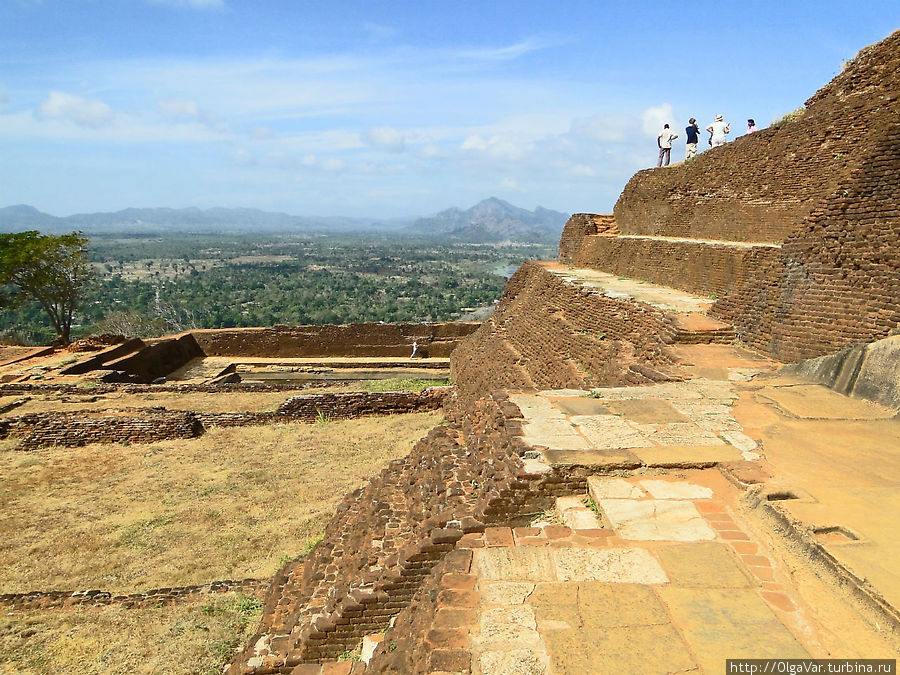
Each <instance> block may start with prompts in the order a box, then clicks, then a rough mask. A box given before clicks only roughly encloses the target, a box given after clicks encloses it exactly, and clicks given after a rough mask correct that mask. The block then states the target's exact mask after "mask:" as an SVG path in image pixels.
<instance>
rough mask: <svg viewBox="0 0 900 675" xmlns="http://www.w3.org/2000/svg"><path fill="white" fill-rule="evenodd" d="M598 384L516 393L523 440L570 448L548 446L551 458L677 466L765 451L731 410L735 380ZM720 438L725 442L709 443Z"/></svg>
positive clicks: (555, 461) (750, 456)
mask: <svg viewBox="0 0 900 675" xmlns="http://www.w3.org/2000/svg"><path fill="white" fill-rule="evenodd" d="M592 391H593V393H592V394H591V395H590V396H587V395H585V394H584V393H583V392H581V393H578V392H571V391H569V390H553V391H545V392H538V393H534V394H513V395H511V396H510V400H511V401H513V402H514V403H515V404H516V405H518V406H519V409H520V410H521V411H522V414H523V416H524V423H523V431H522V438H523V440H525V441H526V442H527V443H530V444H531V445H532V446H535V447H540V448H549V449H550V450H553V451H559V450H562V451H567V454H564V455H561V454H560V453H558V452H554V453H552V454H547V452H546V451H545V452H544V454H543V459H544V461H546V462H547V463H548V464H550V465H554V466H555V465H569V466H572V465H582V466H596V467H598V468H603V467H605V468H610V469H612V468H625V467H629V466H632V465H633V464H634V463H638V464H644V465H647V466H658V467H676V466H702V465H709V464H714V463H719V462H734V461H740V460H744V461H756V460H758V459H760V457H761V456H760V453H759V452H757V451H756V450H757V444H756V442H755V441H754V439H752V438H751V437H749V436H748V435H747V434H745V433H744V432H743V429H742V427H741V425H740V423H739V422H738V421H737V420H736V419H735V417H734V415H733V405H734V402H735V400H736V399H737V393H735V390H734V385H733V384H732V383H730V382H714V381H710V380H704V379H699V378H698V379H696V380H691V381H688V382H669V383H664V384H659V385H651V386H646V387H611V388H606V389H595V390H592ZM576 413H577V414H576ZM716 446H718V447H719V448H720V450H711V448H715V447H716ZM572 451H577V452H585V453H595V452H600V453H610V452H612V453H614V454H603V455H594V454H585V455H576V454H570V453H571V452H572ZM623 453H630V454H623ZM744 453H747V454H744Z"/></svg>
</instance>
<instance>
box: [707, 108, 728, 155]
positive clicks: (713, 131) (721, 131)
mask: <svg viewBox="0 0 900 675" xmlns="http://www.w3.org/2000/svg"><path fill="white" fill-rule="evenodd" d="M706 130H707V131H708V132H709V144H710V145H711V146H713V147H714V148H717V147H719V146H720V145H725V144H726V143H727V142H728V139H727V138H725V134H728V133H731V125H730V124H728V122H726V121H725V118H724V117H722V116H721V115H716V119H715V120H714V121H713V123H712V124H710V125H709V126H708V127H706Z"/></svg>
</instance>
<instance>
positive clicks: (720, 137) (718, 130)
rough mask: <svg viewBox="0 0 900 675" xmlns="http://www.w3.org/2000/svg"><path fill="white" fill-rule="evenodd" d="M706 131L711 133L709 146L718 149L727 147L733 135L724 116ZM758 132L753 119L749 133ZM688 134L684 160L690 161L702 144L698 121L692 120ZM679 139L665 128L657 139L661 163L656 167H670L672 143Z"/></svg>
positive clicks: (719, 117)
mask: <svg viewBox="0 0 900 675" xmlns="http://www.w3.org/2000/svg"><path fill="white" fill-rule="evenodd" d="M706 130H707V131H708V132H709V144H710V146H712V147H714V148H716V147H718V146H720V145H725V143H727V142H728V138H727V136H728V134H730V133H731V125H730V124H729V123H728V122H726V121H725V118H724V117H723V116H722V115H716V119H714V120H713V121H712V123H710V125H709V126H708V127H706ZM754 131H756V122H755V121H754V120H752V119H749V120H747V133H748V134H752V133H753V132H754ZM684 132H685V134H687V139H686V141H687V142H686V144H685V154H684V160H685V161H688V160H691V159H693V158H694V157H696V156H697V144H698V143H699V142H700V127H698V126H697V120H696V119H695V118H693V117H692V118H691V119H690V120H688V125H687V127H686V128H685V130H684ZM676 138H678V135H677V134H675V133H673V132H672V130H671V129H669V125H668V124H666V125H664V126H663V130H662V131H660V132H659V135H658V136H657V137H656V144H657V145H658V146H659V161H658V162H657V163H656V166H669V160H670V159H671V156H672V141H674V140H675V139H676Z"/></svg>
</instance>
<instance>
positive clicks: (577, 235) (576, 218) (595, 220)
mask: <svg viewBox="0 0 900 675" xmlns="http://www.w3.org/2000/svg"><path fill="white" fill-rule="evenodd" d="M617 232H618V228H617V227H616V219H615V217H614V216H613V215H612V214H603V215H601V214H598V213H575V214H572V216H571V217H570V218H569V220H567V221H566V225H565V227H564V228H563V231H562V236H561V237H560V238H559V262H560V263H562V264H563V265H569V264H572V261H573V260H575V256H576V255H577V253H578V249H579V248H580V247H581V244H582V242H583V241H584V238H585V237H589V236H591V235H594V234H616V233H617Z"/></svg>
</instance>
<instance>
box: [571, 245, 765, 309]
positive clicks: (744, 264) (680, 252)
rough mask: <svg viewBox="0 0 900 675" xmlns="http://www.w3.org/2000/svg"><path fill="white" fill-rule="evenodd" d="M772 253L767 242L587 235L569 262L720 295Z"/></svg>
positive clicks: (664, 284) (736, 283)
mask: <svg viewBox="0 0 900 675" xmlns="http://www.w3.org/2000/svg"><path fill="white" fill-rule="evenodd" d="M777 253H778V249H777V248H767V247H753V248H749V247H735V246H726V245H723V244H719V245H714V244H713V245H711V244H703V243H699V242H691V241H678V240H669V239H663V240H660V239H635V238H629V237H608V236H592V237H585V238H584V240H583V241H582V243H581V245H580V247H579V248H578V252H577V254H576V255H575V257H574V258H573V260H572V261H571V263H570V264H571V265H573V266H574V267H587V268H592V269H598V270H603V271H604V272H609V273H611V274H620V275H623V276H627V277H632V278H635V279H643V280H645V281H652V282H653V283H655V284H661V285H663V286H671V287H672V288H680V289H681V290H685V291H688V292H690V293H696V294H697V295H702V296H708V295H712V294H716V295H717V296H719V297H722V296H724V295H726V294H727V293H728V292H729V291H731V289H733V288H736V287H739V286H741V285H743V284H744V283H745V281H746V280H748V279H749V278H752V276H753V274H754V273H755V270H756V269H758V267H759V265H760V263H761V262H762V261H763V260H764V259H766V258H767V257H774V256H775V255H777Z"/></svg>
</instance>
